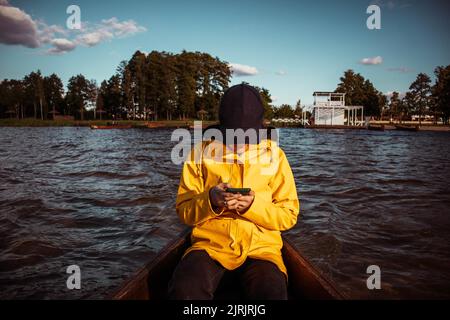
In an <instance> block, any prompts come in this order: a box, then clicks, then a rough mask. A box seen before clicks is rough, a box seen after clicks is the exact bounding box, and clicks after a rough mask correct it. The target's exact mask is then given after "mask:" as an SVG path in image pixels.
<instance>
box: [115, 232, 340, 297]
mask: <svg viewBox="0 0 450 320" xmlns="http://www.w3.org/2000/svg"><path fill="white" fill-rule="evenodd" d="M190 234H191V233H190V230H186V231H185V232H183V233H182V234H181V235H180V237H178V238H177V239H175V240H174V241H172V242H171V243H169V244H168V245H167V246H166V247H165V248H164V249H163V250H161V252H160V254H159V255H158V256H157V257H156V258H155V259H154V260H153V261H150V262H148V263H147V264H146V265H145V266H144V267H142V268H141V269H140V270H138V271H137V272H136V273H135V274H134V275H133V276H131V277H130V279H128V280H127V281H125V282H124V283H123V284H122V286H121V287H120V288H119V289H118V290H117V291H116V292H115V293H114V294H113V295H112V296H111V299H114V300H164V299H167V286H168V282H169V280H170V278H171V276H172V274H173V271H174V269H175V267H176V265H177V264H178V262H179V261H180V259H181V257H182V255H183V253H184V252H185V250H186V249H187V248H188V247H189V246H190ZM283 241H284V246H283V249H282V254H283V259H284V263H285V265H286V268H287V270H288V275H289V286H288V291H289V299H315V300H342V299H345V298H346V297H345V296H344V295H343V294H342V293H340V292H339V291H338V290H337V289H336V287H335V285H334V284H333V283H332V282H331V281H330V280H328V279H327V278H326V277H325V276H323V275H322V274H321V273H320V272H319V271H318V270H317V269H316V268H315V267H314V266H312V265H311V264H310V263H309V262H308V260H307V259H306V258H304V257H303V256H302V255H301V254H300V253H299V252H298V251H297V250H296V249H294V247H293V246H292V244H290V242H289V241H288V240H287V239H285V238H284V239H283ZM230 275H232V273H230ZM234 281H236V280H235V279H233V278H228V279H226V278H224V279H223V281H222V282H221V283H220V285H219V288H218V289H217V291H216V295H215V299H217V300H227V299H239V297H240V292H239V290H236V288H239V286H238V285H236V283H235V282H234Z"/></svg>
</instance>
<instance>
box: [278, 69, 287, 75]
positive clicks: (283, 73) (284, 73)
mask: <svg viewBox="0 0 450 320" xmlns="http://www.w3.org/2000/svg"><path fill="white" fill-rule="evenodd" d="M275 74H276V75H277V76H285V75H286V74H287V72H286V71H284V70H279V71H277V72H275Z"/></svg>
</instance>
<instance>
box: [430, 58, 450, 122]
mask: <svg viewBox="0 0 450 320" xmlns="http://www.w3.org/2000/svg"><path fill="white" fill-rule="evenodd" d="M434 74H435V75H436V83H435V84H434V86H433V89H432V91H433V97H434V100H435V104H436V108H435V118H436V114H438V113H440V114H441V115H442V120H443V122H444V123H445V124H448V123H449V119H450V65H448V66H446V67H442V66H440V67H437V68H436V69H435V70H434Z"/></svg>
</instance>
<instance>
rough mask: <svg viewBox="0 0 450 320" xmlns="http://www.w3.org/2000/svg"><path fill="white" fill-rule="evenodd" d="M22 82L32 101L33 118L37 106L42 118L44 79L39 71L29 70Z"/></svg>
mask: <svg viewBox="0 0 450 320" xmlns="http://www.w3.org/2000/svg"><path fill="white" fill-rule="evenodd" d="M23 81H24V84H25V87H26V89H25V90H26V91H27V92H28V97H29V99H30V100H31V102H32V105H33V111H34V113H33V114H34V118H37V117H38V116H37V107H38V106H39V110H40V118H41V120H44V103H45V97H44V81H43V78H42V74H41V71H40V70H38V71H36V72H31V73H30V74H29V75H27V76H25V78H24V80H23Z"/></svg>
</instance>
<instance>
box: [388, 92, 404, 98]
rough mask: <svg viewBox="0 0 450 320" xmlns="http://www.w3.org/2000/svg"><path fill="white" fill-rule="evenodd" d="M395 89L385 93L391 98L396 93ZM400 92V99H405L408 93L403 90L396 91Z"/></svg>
mask: <svg viewBox="0 0 450 320" xmlns="http://www.w3.org/2000/svg"><path fill="white" fill-rule="evenodd" d="M394 92H395V91H388V92H386V93H385V94H384V95H385V96H386V97H387V98H388V99H391V97H392V95H393V94H394ZM396 92H397V93H398V97H399V99H403V98H404V97H405V95H406V93H405V92H401V91H396Z"/></svg>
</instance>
